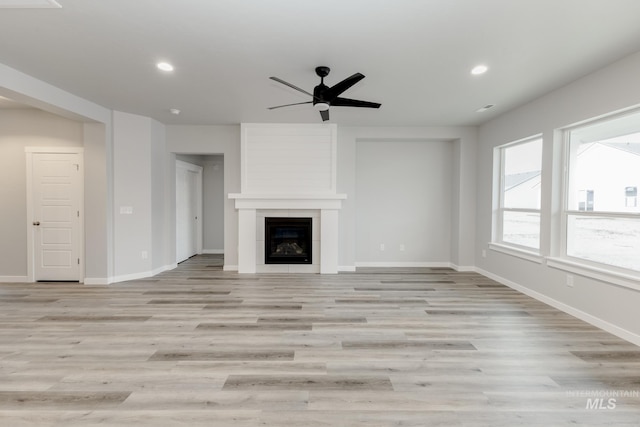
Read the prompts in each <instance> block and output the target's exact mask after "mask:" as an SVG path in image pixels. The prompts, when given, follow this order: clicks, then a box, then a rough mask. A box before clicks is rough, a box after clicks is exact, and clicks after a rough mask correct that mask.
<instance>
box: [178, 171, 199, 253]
mask: <svg viewBox="0 0 640 427" xmlns="http://www.w3.org/2000/svg"><path fill="white" fill-rule="evenodd" d="M201 182H202V168H201V167H199V166H196V165H191V164H189V163H185V162H180V161H178V162H176V262H182V261H184V260H186V259H188V258H190V257H192V256H193V255H196V254H197V253H199V252H200V251H201V246H202V243H201V242H202V237H201V234H202V231H201V230H202V228H201V225H200V224H201V221H202V219H201V217H202V214H201V212H200V211H201V210H202V207H201V206H202V196H201V188H202V187H201V186H202V184H201Z"/></svg>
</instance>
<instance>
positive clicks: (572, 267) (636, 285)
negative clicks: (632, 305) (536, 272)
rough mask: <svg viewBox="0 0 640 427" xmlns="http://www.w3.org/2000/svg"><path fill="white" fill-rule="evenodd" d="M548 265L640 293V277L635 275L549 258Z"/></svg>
mask: <svg viewBox="0 0 640 427" xmlns="http://www.w3.org/2000/svg"><path fill="white" fill-rule="evenodd" d="M547 265H548V266H549V267H551V268H557V269H558V270H563V271H568V272H570V273H574V274H578V275H580V276H584V277H588V278H591V279H595V280H599V281H602V282H606V283H611V284H614V285H617V286H622V287H624V288H630V289H634V290H636V291H640V277H638V276H635V275H633V274H625V273H620V272H617V271H612V270H607V269H605V268H598V267H593V266H591V265H587V264H582V263H580V262H576V261H570V260H567V259H564V258H553V257H548V258H547Z"/></svg>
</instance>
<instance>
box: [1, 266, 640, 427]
mask: <svg viewBox="0 0 640 427" xmlns="http://www.w3.org/2000/svg"><path fill="white" fill-rule="evenodd" d="M221 265H222V260H221V259H220V257H219V256H198V257H195V258H192V259H190V260H188V261H187V262H185V263H183V264H181V265H180V266H179V267H178V268H177V269H176V270H173V271H169V272H165V273H163V274H161V275H159V276H156V277H153V278H150V279H147V280H136V281H130V282H125V283H118V284H114V285H111V286H108V287H107V286H105V287H100V286H84V285H81V284H76V283H37V284H11V283H0V426H3V427H4V426H11V427H19V426H52V427H53V426H55V427H62V426H64V427H69V426H133V425H135V426H154V427H157V426H160V427H162V426H189V427H194V426H196V427H197V426H225V427H226V426H231V427H235V426H238V427H250V426H251V427H253V426H294V427H302V426H304V427H315V426H354V427H364V426H367V427H368V426H375V427H392V426H393V427H400V426H403V427H407V426H469V427H474V426H492V427H496V426H498V427H499V426H505V427H506V426H509V427H511V426H569V425H570V426H576V425H578V426H640V348H638V347H636V346H634V345H632V344H629V343H627V342H625V341H623V340H621V339H618V338H616V337H614V336H612V335H610V334H608V333H605V332H603V331H601V330H599V329H597V328H595V327H593V326H590V325H588V324H586V323H584V322H582V321H580V320H577V319H575V318H573V317H571V316H569V315H567V314H564V313H561V312H559V311H557V310H555V309H553V308H550V307H548V306H546V305H544V304H542V303H539V302H537V301H535V300H532V299H531V298H529V297H527V296H524V295H522V294H519V293H517V292H515V291H513V290H511V289H509V288H507V287H504V286H502V285H500V284H498V283H496V282H494V281H492V280H490V279H487V278H485V277H482V276H480V275H478V274H475V273H457V272H454V271H453V270H449V269H385V270H377V269H364V270H359V271H358V272H356V273H348V274H339V275H335V276H321V275H276V274H264V275H255V276H244V275H238V274H236V273H233V272H223V271H222V269H221ZM596 399H602V400H596ZM610 399H615V400H614V401H610Z"/></svg>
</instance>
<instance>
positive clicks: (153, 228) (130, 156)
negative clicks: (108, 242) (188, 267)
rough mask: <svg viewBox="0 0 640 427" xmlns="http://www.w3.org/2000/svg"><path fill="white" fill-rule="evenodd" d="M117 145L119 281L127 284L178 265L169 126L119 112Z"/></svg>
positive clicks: (115, 127) (115, 130)
mask: <svg viewBox="0 0 640 427" xmlns="http://www.w3.org/2000/svg"><path fill="white" fill-rule="evenodd" d="M113 147H114V156H113V159H114V160H113V165H114V171H115V173H114V181H113V185H114V191H113V194H114V198H113V200H114V280H115V281H122V280H129V279H133V278H137V277H145V276H149V275H151V274H152V273H155V272H159V271H162V270H163V269H164V268H165V267H169V266H173V265H174V264H175V263H174V262H171V261H170V260H169V258H168V253H167V252H168V251H169V249H168V239H167V237H168V236H167V235H166V230H168V227H167V215H168V212H167V211H166V210H165V207H166V203H165V197H166V192H165V189H166V186H167V178H166V177H167V173H168V168H166V167H165V166H166V163H164V162H163V160H164V159H165V141H164V125H162V124H160V123H158V122H156V121H155V120H152V119H150V118H148V117H142V116H138V115H134V114H128V113H122V112H118V111H115V112H114V114H113ZM127 211H129V212H130V213H126V212H127ZM156 233H157V235H156Z"/></svg>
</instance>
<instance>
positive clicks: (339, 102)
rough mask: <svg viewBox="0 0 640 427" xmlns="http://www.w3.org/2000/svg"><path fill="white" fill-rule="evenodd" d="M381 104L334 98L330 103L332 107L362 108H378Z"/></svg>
mask: <svg viewBox="0 0 640 427" xmlns="http://www.w3.org/2000/svg"><path fill="white" fill-rule="evenodd" d="M381 105H382V104H378V103H377V102H369V101H360V100H358V99H349V98H336V99H334V100H333V101H331V106H332V107H364V108H380V106H381Z"/></svg>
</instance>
